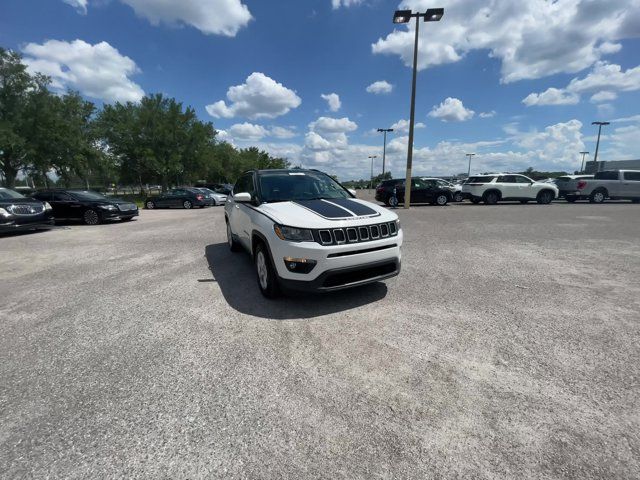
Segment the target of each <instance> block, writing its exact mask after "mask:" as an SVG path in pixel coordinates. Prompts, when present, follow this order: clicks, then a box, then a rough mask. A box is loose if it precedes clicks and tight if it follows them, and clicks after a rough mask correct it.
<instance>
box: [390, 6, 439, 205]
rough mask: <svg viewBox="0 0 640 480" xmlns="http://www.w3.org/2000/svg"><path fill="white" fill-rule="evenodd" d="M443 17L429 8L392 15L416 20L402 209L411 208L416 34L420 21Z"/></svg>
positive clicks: (405, 20) (402, 20)
mask: <svg viewBox="0 0 640 480" xmlns="http://www.w3.org/2000/svg"><path fill="white" fill-rule="evenodd" d="M443 15H444V8H429V9H427V11H426V12H425V13H420V12H417V13H413V12H412V11H411V10H396V12H395V13H394V14H393V23H409V22H410V21H411V19H412V18H415V19H416V38H415V41H414V45H413V82H412V84H411V117H410V118H409V148H408V150H407V179H406V182H405V185H408V186H409V188H405V192H404V208H409V207H410V206H411V166H412V162H413V126H414V123H415V114H416V77H417V73H418V33H419V31H420V19H421V18H424V21H425V22H439V21H440V19H441V18H442V16H443Z"/></svg>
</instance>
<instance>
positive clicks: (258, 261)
mask: <svg viewBox="0 0 640 480" xmlns="http://www.w3.org/2000/svg"><path fill="white" fill-rule="evenodd" d="M254 260H255V265H256V273H257V275H258V287H259V288H260V292H261V293H262V295H264V296H265V297H267V298H275V297H277V296H278V280H277V278H276V272H275V271H274V269H273V266H272V265H271V259H270V257H269V252H268V251H267V248H266V247H265V245H264V243H259V244H258V246H257V247H256V254H255V257H254Z"/></svg>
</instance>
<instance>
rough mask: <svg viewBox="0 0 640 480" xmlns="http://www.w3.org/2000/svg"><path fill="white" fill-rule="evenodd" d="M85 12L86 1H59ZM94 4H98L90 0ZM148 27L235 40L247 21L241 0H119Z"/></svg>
mask: <svg viewBox="0 0 640 480" xmlns="http://www.w3.org/2000/svg"><path fill="white" fill-rule="evenodd" d="M63 1H64V2H65V3H68V4H69V5H72V6H74V7H76V9H77V10H78V11H79V12H81V13H86V12H87V4H88V3H89V0H63ZM92 2H94V3H98V0H92ZM120 2H122V3H124V4H126V5H129V6H130V7H131V8H133V10H134V11H135V12H136V14H137V15H138V16H140V17H142V18H146V19H147V20H148V21H149V22H151V24H152V25H159V24H161V23H164V24H167V25H190V26H192V27H195V28H197V29H198V30H200V31H201V32H202V33H205V34H212V35H224V36H227V37H235V36H236V34H237V33H238V31H239V30H240V29H241V28H243V27H246V26H247V24H248V23H249V21H250V20H251V18H252V17H251V13H250V12H249V8H247V6H246V5H244V4H243V3H242V1H241V0H179V1H178V0H120Z"/></svg>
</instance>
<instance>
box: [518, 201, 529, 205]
mask: <svg viewBox="0 0 640 480" xmlns="http://www.w3.org/2000/svg"><path fill="white" fill-rule="evenodd" d="M520 203H521V204H523V205H526V204H527V203H529V200H520Z"/></svg>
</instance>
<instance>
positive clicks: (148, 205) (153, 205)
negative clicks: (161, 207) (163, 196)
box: [144, 200, 156, 210]
mask: <svg viewBox="0 0 640 480" xmlns="http://www.w3.org/2000/svg"><path fill="white" fill-rule="evenodd" d="M144 208H146V209H147V210H153V209H154V208H156V202H154V201H151V200H149V201H148V202H147V203H145V204H144Z"/></svg>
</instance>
